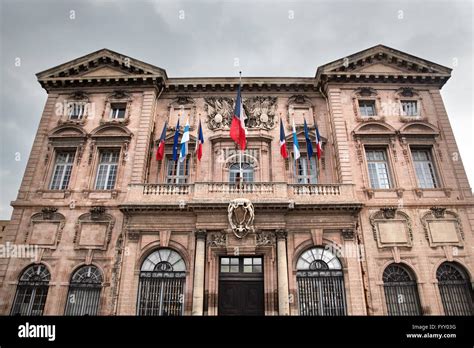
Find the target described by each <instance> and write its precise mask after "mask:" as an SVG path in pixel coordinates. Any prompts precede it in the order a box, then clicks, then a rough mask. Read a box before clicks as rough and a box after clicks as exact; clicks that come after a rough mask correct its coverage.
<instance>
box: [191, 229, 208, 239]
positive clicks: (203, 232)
mask: <svg viewBox="0 0 474 348" xmlns="http://www.w3.org/2000/svg"><path fill="white" fill-rule="evenodd" d="M206 235H207V231H206V230H196V231H194V236H195V237H196V239H206Z"/></svg>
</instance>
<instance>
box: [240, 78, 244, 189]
mask: <svg viewBox="0 0 474 348" xmlns="http://www.w3.org/2000/svg"><path fill="white" fill-rule="evenodd" d="M239 86H240V105H239V108H240V111H241V112H240V113H241V115H240V117H244V115H243V114H242V71H239ZM239 173H240V182H239V186H240V187H239V188H242V187H243V181H244V173H243V171H242V147H241V146H240V145H239ZM240 193H242V191H241V192H240Z"/></svg>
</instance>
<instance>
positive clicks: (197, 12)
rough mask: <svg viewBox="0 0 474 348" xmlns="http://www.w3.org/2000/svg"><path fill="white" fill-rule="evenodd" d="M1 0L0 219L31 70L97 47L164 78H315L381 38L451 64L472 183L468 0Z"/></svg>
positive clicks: (28, 100) (39, 99)
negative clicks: (18, 62)
mask: <svg viewBox="0 0 474 348" xmlns="http://www.w3.org/2000/svg"><path fill="white" fill-rule="evenodd" d="M0 4H1V14H0V22H1V36H0V59H1V62H0V63H1V70H0V71H1V75H0V80H1V83H0V117H1V121H2V122H1V127H0V219H9V218H10V214H11V208H10V207H9V204H10V201H12V200H14V199H15V198H16V194H17V192H18V188H19V185H20V182H21V178H22V176H23V172H24V170H25V166H26V162H27V160H28V156H29V152H30V149H31V145H32V143H33V139H34V136H35V133H36V128H37V126H38V122H39V119H40V116H41V113H42V110H43V107H44V103H45V101H46V93H45V92H44V91H43V90H42V88H41V87H40V85H39V84H38V83H37V81H36V78H35V73H37V72H39V71H42V70H45V69H48V68H50V67H53V66H56V65H58V64H61V63H65V62H67V61H69V60H71V59H73V58H77V57H79V56H82V55H85V54H87V53H90V52H93V51H95V50H98V49H100V48H104V47H106V48H110V49H112V50H114V51H117V52H119V53H123V54H125V55H128V56H130V57H134V58H137V59H140V60H142V61H145V62H147V63H150V64H154V65H157V66H160V67H162V68H163V69H165V70H166V71H167V73H168V76H170V77H182V76H235V75H236V73H237V71H238V70H242V71H243V73H244V75H245V76H314V74H315V72H316V68H317V66H318V65H322V64H324V63H327V62H329V61H332V60H335V59H338V58H342V57H344V56H346V55H349V54H352V53H355V52H357V51H360V50H362V49H365V48H368V47H371V46H373V45H376V44H378V43H382V44H385V45H387V46H390V47H393V48H396V49H399V50H401V51H405V52H407V53H410V54H413V55H415V56H418V57H421V58H425V59H428V60H431V61H433V62H436V63H439V64H442V65H445V66H448V67H451V68H453V69H454V70H453V76H452V78H451V80H450V81H449V82H448V83H447V84H446V85H445V87H444V88H443V90H442V94H443V97H444V101H445V104H446V108H447V110H448V114H449V116H450V120H451V124H452V126H453V128H454V133H455V136H456V139H457V142H458V145H459V147H460V152H461V156H462V159H463V161H464V165H465V168H466V171H467V172H468V176H469V179H470V183H471V185H473V183H474V156H473V155H472V150H473V149H474V146H473V145H474V140H473V139H474V121H473V118H474V115H473V100H474V95H473V86H472V83H473V70H472V62H473V43H472V42H473V37H472V35H473V34H472V33H473V12H472V2H471V1H470V0H464V1H452V0H449V1H383V2H382V1H334V0H332V1H263V0H256V1H250V0H248V1H247V0H238V1H220V2H218V1H200V0H197V1H196V0H195V1H171V0H168V1H145V0H143V1H141V0H135V1H118V2H114V1H103V0H101V1H98V0H95V1H48V0H46V1H21V0H15V1H10V0H0ZM70 11H74V15H75V18H74V19H71V18H70V17H71V14H72V13H71V12H70ZM181 11H184V12H181ZM289 11H293V12H289ZM183 14H184V19H180V16H181V17H182V16H183ZM292 14H293V15H294V18H293V19H290V18H289V17H291V15H292ZM16 58H20V59H21V65H20V66H19V67H17V66H15V59H16ZM235 58H238V59H239V61H240V65H241V66H240V68H238V67H235V66H234V59H235Z"/></svg>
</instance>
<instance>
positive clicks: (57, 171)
mask: <svg viewBox="0 0 474 348" xmlns="http://www.w3.org/2000/svg"><path fill="white" fill-rule="evenodd" d="M73 164H74V151H58V152H57V153H56V161H55V163H54V171H53V176H52V178H51V184H50V185H49V188H50V189H51V190H66V189H67V188H68V185H69V179H70V178H71V172H72V166H73Z"/></svg>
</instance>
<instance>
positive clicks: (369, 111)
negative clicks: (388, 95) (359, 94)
mask: <svg viewBox="0 0 474 348" xmlns="http://www.w3.org/2000/svg"><path fill="white" fill-rule="evenodd" d="M359 111H360V114H361V115H362V116H375V101H373V100H359Z"/></svg>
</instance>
